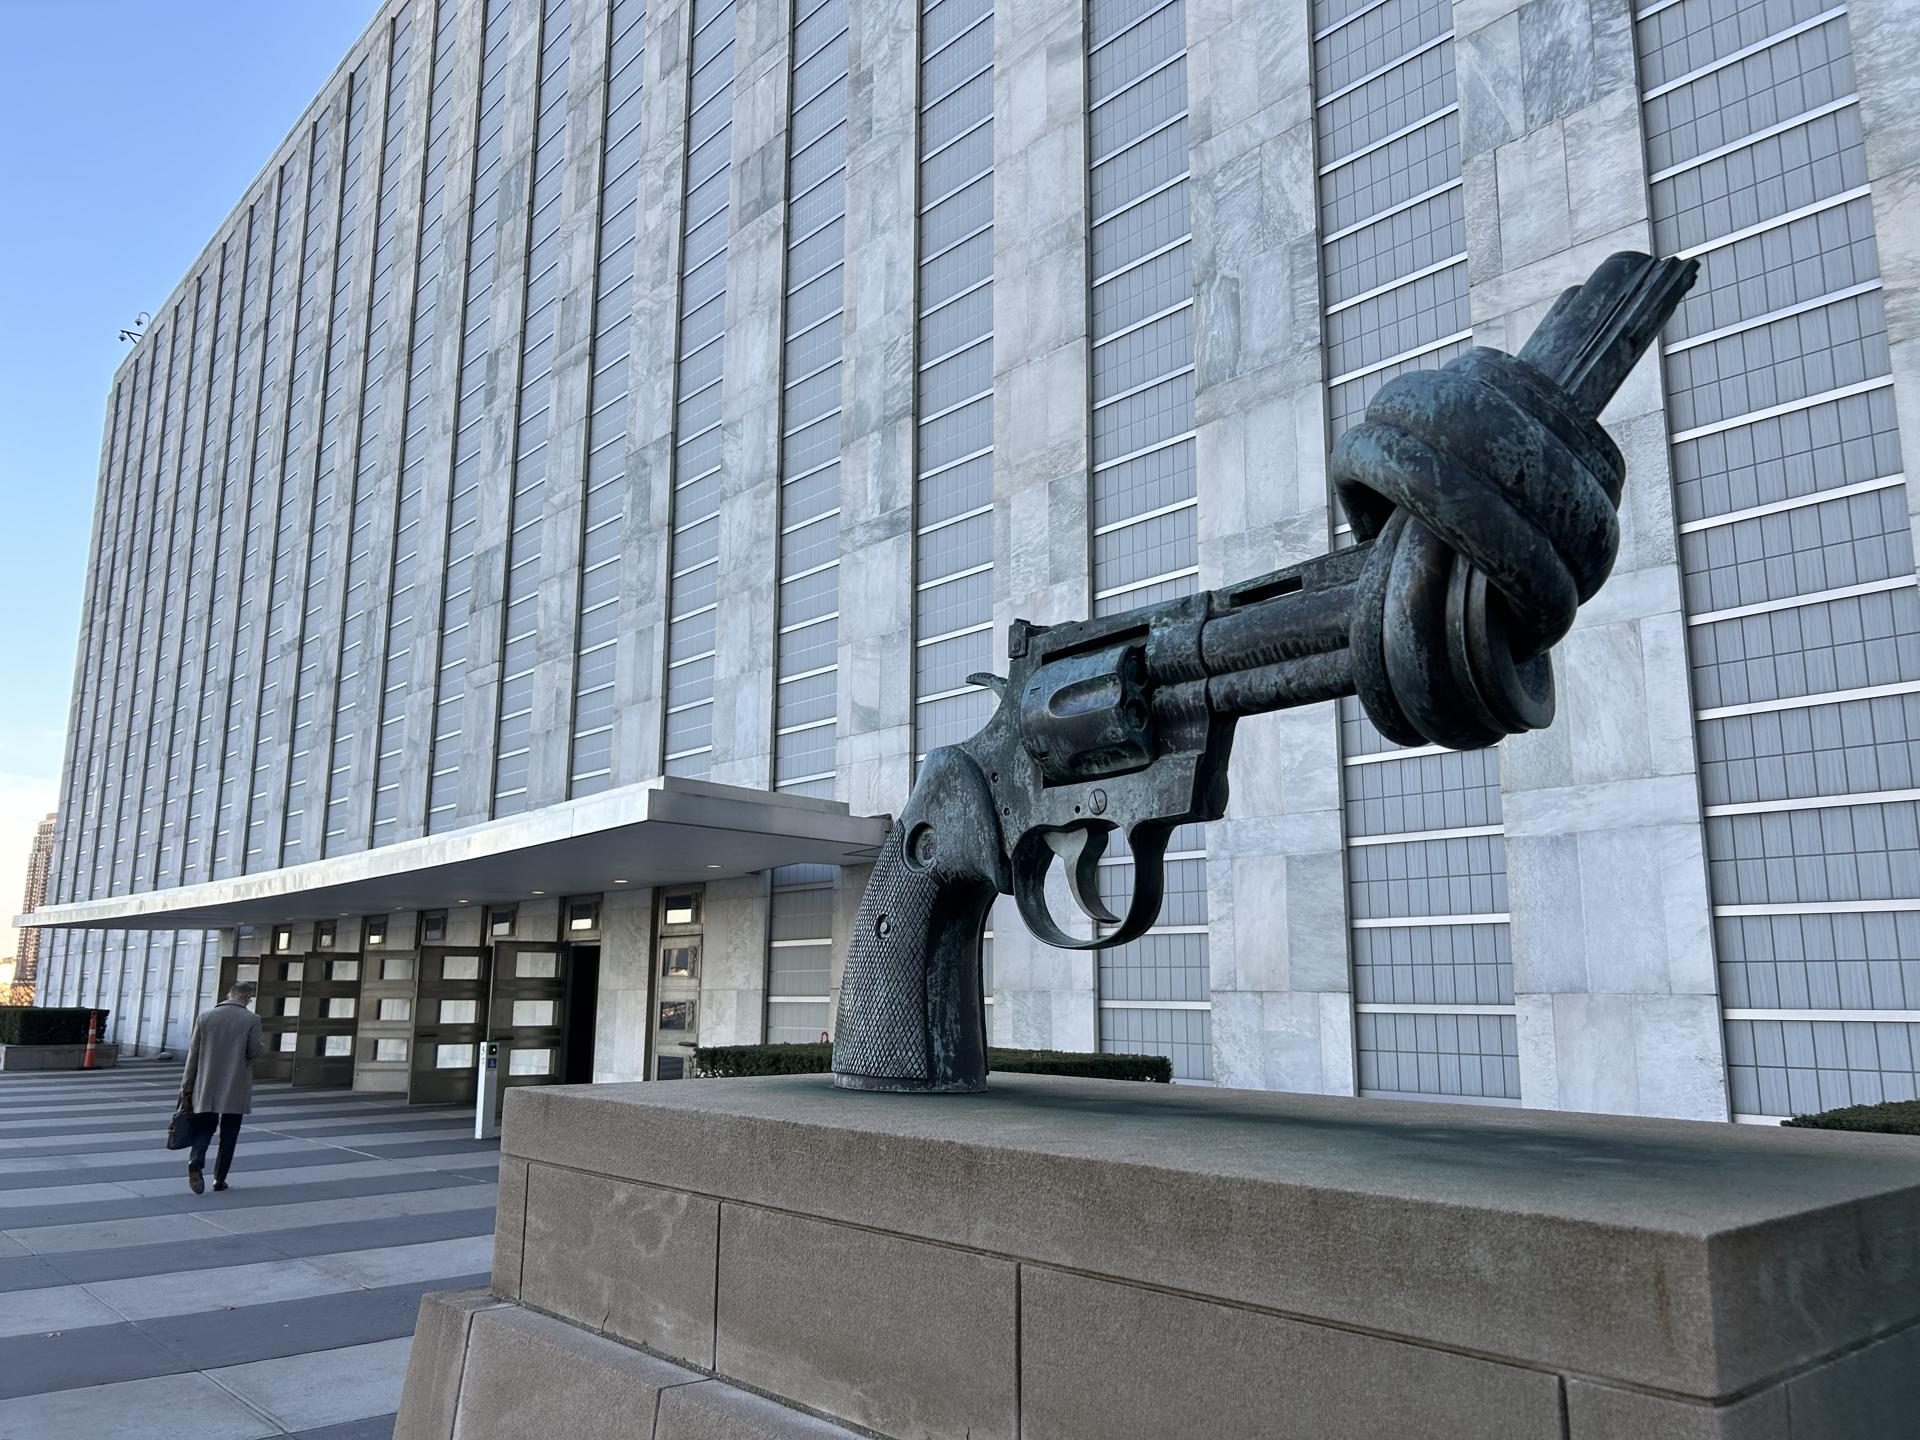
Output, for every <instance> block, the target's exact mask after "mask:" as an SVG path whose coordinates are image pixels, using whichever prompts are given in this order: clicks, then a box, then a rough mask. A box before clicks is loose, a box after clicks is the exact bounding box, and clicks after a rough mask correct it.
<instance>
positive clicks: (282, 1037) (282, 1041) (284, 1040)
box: [273, 1030, 300, 1055]
mask: <svg viewBox="0 0 1920 1440" xmlns="http://www.w3.org/2000/svg"><path fill="white" fill-rule="evenodd" d="M273 1040H274V1045H273V1048H274V1049H276V1050H278V1051H279V1052H280V1053H281V1054H282V1055H291V1054H292V1053H293V1047H294V1046H296V1045H298V1044H299V1043H300V1037H299V1036H298V1035H296V1034H294V1033H293V1031H291V1030H288V1031H286V1032H284V1033H282V1034H279V1035H276V1036H274V1037H273Z"/></svg>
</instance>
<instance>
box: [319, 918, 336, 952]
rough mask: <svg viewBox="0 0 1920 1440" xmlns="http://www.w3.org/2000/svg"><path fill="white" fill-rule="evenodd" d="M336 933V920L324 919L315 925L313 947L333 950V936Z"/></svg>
mask: <svg viewBox="0 0 1920 1440" xmlns="http://www.w3.org/2000/svg"><path fill="white" fill-rule="evenodd" d="M335 933H336V932H335V929H334V922H333V921H331V920H322V921H321V922H320V923H319V924H317V925H315V926H314V927H313V948H314V949H316V950H331V949H332V948H333V937H334V934H335Z"/></svg>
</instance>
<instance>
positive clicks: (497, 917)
mask: <svg viewBox="0 0 1920 1440" xmlns="http://www.w3.org/2000/svg"><path fill="white" fill-rule="evenodd" d="M518 915H519V911H518V910H517V909H507V910H494V911H491V912H489V916H488V922H487V929H488V933H489V934H491V935H492V936H493V938H494V939H496V940H507V939H511V938H512V936H513V923H514V920H515V918H516V917H517V916H518Z"/></svg>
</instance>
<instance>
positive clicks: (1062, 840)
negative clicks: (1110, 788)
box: [1047, 829, 1120, 925]
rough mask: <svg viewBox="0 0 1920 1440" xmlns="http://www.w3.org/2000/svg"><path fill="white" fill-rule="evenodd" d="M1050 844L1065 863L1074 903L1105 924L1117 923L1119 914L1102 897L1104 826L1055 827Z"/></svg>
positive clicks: (1104, 846) (1049, 833) (1050, 832)
mask: <svg viewBox="0 0 1920 1440" xmlns="http://www.w3.org/2000/svg"><path fill="white" fill-rule="evenodd" d="M1047 844H1048V846H1049V847H1051V848H1052V850H1053V853H1054V854H1056V855H1058V856H1059V857H1060V859H1061V860H1062V861H1063V862H1064V863H1065V867H1066V872H1067V888H1068V889H1069V890H1070V891H1072V892H1073V903H1074V904H1076V905H1078V906H1079V907H1080V909H1081V910H1082V911H1083V912H1084V913H1085V914H1086V916H1087V918H1088V919H1090V920H1095V921H1097V922H1099V923H1100V924H1102V925H1118V924H1119V923H1120V917H1119V916H1118V915H1116V914H1114V913H1113V912H1112V911H1111V910H1109V909H1107V907H1106V906H1105V905H1104V904H1103V903H1101V900H1100V857H1101V856H1102V855H1104V854H1106V853H1107V832H1106V831H1105V830H1093V829H1087V830H1052V831H1049V832H1048V833H1047Z"/></svg>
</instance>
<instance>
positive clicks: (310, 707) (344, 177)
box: [279, 67, 377, 865]
mask: <svg viewBox="0 0 1920 1440" xmlns="http://www.w3.org/2000/svg"><path fill="white" fill-rule="evenodd" d="M367 89H368V82H367V76H366V73H365V68H364V67H362V69H360V70H356V71H355V72H354V73H353V74H352V75H350V76H349V77H348V79H347V126H346V137H345V145H344V150H343V154H342V159H341V172H342V173H341V179H340V199H339V212H338V225H337V229H336V231H335V237H336V238H335V241H334V249H333V274H332V276H331V289H330V291H329V301H328V307H327V312H326V313H327V322H326V335H327V343H326V358H325V365H326V372H325V377H324V379H323V381H322V385H321V393H320V432H319V445H318V448H317V450H316V453H315V459H314V479H313V499H312V507H311V509H310V510H309V512H308V531H307V556H306V564H305V567H304V571H305V574H304V580H305V583H304V587H303V599H302V603H301V607H300V614H299V618H298V620H297V621H296V622H295V626H294V628H295V631H296V633H297V634H298V636H299V641H298V658H297V661H296V664H295V671H294V677H295V678H294V702H293V725H292V730H291V732H290V746H289V756H288V760H287V792H286V809H285V811H284V819H283V828H282V838H281V848H280V860H279V863H280V864H282V865H295V864H299V863H300V862H301V861H303V860H307V859H311V858H313V855H314V853H316V852H317V851H318V849H319V846H318V845H317V844H316V845H313V846H312V847H309V844H308V840H309V835H308V828H309V827H308V815H307V809H308V805H309V802H310V800H311V798H312V797H311V796H310V795H309V793H308V791H309V781H310V779H312V778H313V777H312V775H311V771H312V758H313V744H314V730H315V726H316V722H317V721H318V719H319V716H320V695H319V671H320V665H321V652H322V650H323V649H324V648H325V646H326V645H327V644H328V643H330V642H331V641H332V639H333V637H332V636H331V635H329V634H328V633H327V630H328V621H329V619H330V618H331V617H330V616H329V615H328V614H327V598H328V595H329V593H330V592H331V591H332V589H333V579H334V569H335V566H336V564H337V559H336V557H335V556H334V555H333V553H332V550H331V548H330V547H331V546H332V544H333V543H334V540H335V536H334V520H335V513H336V510H337V509H339V508H340V507H339V506H338V504H337V501H338V499H339V496H338V491H339V489H340V481H341V470H342V463H341V462H342V457H341V453H340V452H341V450H342V448H343V445H344V442H345V440H346V438H347V427H348V424H349V416H350V414H351V413H352V411H353V410H357V409H358V406H357V405H352V406H351V407H350V395H349V391H350V390H351V388H352V386H353V385H354V383H355V379H356V377H355V375H354V373H353V368H352V365H351V363H350V359H349V357H350V355H351V353H352V350H353V346H352V344H351V342H350V340H349V335H350V332H351V327H350V326H349V325H348V324H347V307H348V306H349V305H350V304H351V303H352V298H353V297H352V290H353V271H354V259H355V257H356V255H357V254H358V252H359V249H360V247H361V245H362V244H364V243H365V237H364V236H363V234H362V231H363V230H364V229H365V228H366V222H367V220H368V218H369V217H367V216H366V215H365V214H363V201H364V199H365V198H366V195H365V192H366V190H367V188H368V187H367V186H366V185H365V183H364V182H365V178H366V177H365V166H364V163H363V162H364V161H365V159H366V155H367V143H366V141H367ZM376 183H377V182H376ZM317 792H318V795H319V796H320V797H321V798H322V799H324V797H325V795H326V783H325V780H324V778H321V779H320V780H319V782H318V786H317ZM313 838H314V839H317V838H318V837H317V836H315V837H313Z"/></svg>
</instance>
